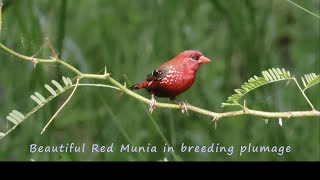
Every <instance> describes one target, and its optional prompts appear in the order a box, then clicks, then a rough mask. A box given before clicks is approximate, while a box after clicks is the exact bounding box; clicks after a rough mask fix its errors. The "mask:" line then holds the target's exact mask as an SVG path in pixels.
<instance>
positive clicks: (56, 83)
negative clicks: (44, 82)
mask: <svg viewBox="0 0 320 180" xmlns="http://www.w3.org/2000/svg"><path fill="white" fill-rule="evenodd" d="M51 82H52V84H54V85H55V86H56V87H57V89H59V91H60V92H62V91H63V88H62V86H61V85H60V84H59V83H58V82H57V81H55V80H52V81H51Z"/></svg>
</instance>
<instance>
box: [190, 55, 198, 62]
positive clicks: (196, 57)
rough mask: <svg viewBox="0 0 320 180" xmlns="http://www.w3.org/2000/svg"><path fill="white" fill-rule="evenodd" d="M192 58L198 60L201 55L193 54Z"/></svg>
mask: <svg viewBox="0 0 320 180" xmlns="http://www.w3.org/2000/svg"><path fill="white" fill-rule="evenodd" d="M190 59H192V60H195V61H196V60H199V56H196V55H194V54H192V55H191V56H190Z"/></svg>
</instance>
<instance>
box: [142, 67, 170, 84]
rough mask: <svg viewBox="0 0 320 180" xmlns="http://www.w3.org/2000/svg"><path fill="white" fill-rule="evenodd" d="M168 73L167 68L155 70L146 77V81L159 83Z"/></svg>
mask: <svg viewBox="0 0 320 180" xmlns="http://www.w3.org/2000/svg"><path fill="white" fill-rule="evenodd" d="M168 72H169V68H160V69H156V70H154V71H153V72H152V73H150V74H149V75H148V76H147V81H159V80H161V79H163V78H164V77H166V75H167V74H168Z"/></svg>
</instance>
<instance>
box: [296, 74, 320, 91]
mask: <svg viewBox="0 0 320 180" xmlns="http://www.w3.org/2000/svg"><path fill="white" fill-rule="evenodd" d="M301 80H302V83H303V85H304V89H303V91H305V90H307V89H308V88H310V87H311V86H314V85H316V84H318V83H320V75H316V74H315V73H310V74H305V75H304V77H301Z"/></svg>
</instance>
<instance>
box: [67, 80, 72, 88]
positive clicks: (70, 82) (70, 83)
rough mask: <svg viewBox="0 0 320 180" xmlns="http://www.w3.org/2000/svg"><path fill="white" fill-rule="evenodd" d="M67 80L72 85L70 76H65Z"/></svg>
mask: <svg viewBox="0 0 320 180" xmlns="http://www.w3.org/2000/svg"><path fill="white" fill-rule="evenodd" d="M67 81H68V82H69V85H70V86H72V81H71V79H70V78H67Z"/></svg>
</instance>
